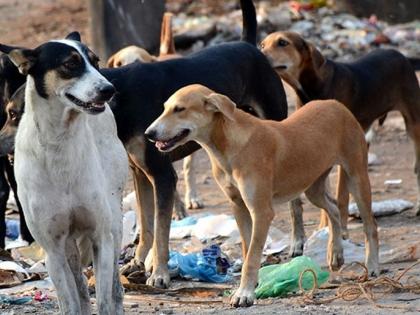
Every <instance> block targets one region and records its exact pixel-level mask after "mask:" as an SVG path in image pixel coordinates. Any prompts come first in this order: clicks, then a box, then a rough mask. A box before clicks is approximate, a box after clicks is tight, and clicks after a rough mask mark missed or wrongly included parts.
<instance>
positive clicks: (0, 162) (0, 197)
mask: <svg viewBox="0 0 420 315" xmlns="http://www.w3.org/2000/svg"><path fill="white" fill-rule="evenodd" d="M6 163H7V158H6V157H0V248H4V247H5V237H6V207H7V199H9V193H10V187H9V183H8V182H7V180H6V176H5V167H6Z"/></svg>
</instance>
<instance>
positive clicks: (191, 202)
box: [108, 12, 203, 219]
mask: <svg viewBox="0 0 420 315" xmlns="http://www.w3.org/2000/svg"><path fill="white" fill-rule="evenodd" d="M172 16H173V15H172V13H169V12H166V13H165V14H164V15H163V20H162V27H161V34H160V49H159V56H158V57H156V56H153V55H151V54H149V53H148V52H147V51H146V50H145V49H143V48H141V47H138V46H128V47H125V48H123V49H121V50H120V51H118V52H117V53H115V54H114V55H112V56H111V57H110V58H109V60H108V67H110V68H118V67H122V66H125V65H128V64H130V63H132V62H135V61H140V62H145V63H149V62H157V61H164V60H168V59H174V58H181V57H182V56H181V55H179V54H177V53H176V50H175V43H174V37H173V31H172ZM196 164H197V158H196V154H195V153H193V154H191V155H189V156H187V157H186V158H184V162H183V171H184V179H185V197H184V203H185V206H186V207H187V208H188V209H200V208H202V207H203V202H202V201H201V199H200V197H199V196H198V192H197V182H196V178H195V174H196ZM175 215H176V217H177V218H179V219H182V218H183V217H185V216H186V215H187V214H186V212H185V209H184V206H183V204H182V201H181V199H180V197H179V194H178V193H177V194H176V196H175Z"/></svg>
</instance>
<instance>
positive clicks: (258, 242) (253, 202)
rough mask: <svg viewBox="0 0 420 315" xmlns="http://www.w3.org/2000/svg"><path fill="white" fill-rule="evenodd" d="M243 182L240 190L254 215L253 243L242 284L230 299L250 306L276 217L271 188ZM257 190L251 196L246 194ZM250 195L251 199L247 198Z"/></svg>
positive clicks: (247, 257)
mask: <svg viewBox="0 0 420 315" xmlns="http://www.w3.org/2000/svg"><path fill="white" fill-rule="evenodd" d="M248 184H249V185H247V183H243V184H240V187H239V190H240V191H241V195H242V196H243V197H244V198H243V200H244V202H245V204H246V206H247V208H248V209H249V212H250V214H251V217H252V236H251V243H250V246H249V249H248V253H247V255H246V258H245V261H244V265H243V267H242V277H241V284H240V286H239V288H238V289H237V290H236V292H235V293H234V294H233V295H232V297H231V299H230V303H231V305H233V306H235V307H238V306H240V307H243V306H250V305H252V304H253V303H254V299H255V293H254V290H255V287H256V285H257V281H258V270H259V269H260V266H261V256H262V251H263V248H264V244H265V241H266V239H267V234H268V229H269V228H270V224H271V222H272V220H273V218H274V211H273V209H272V207H271V199H272V196H271V191H272V190H271V189H269V187H267V185H263V184H262V183H248ZM250 187H252V188H251V189H250ZM250 190H255V191H254V192H253V193H251V195H250V196H247V195H246V194H247V193H249V191H250ZM248 197H249V199H247V198H248Z"/></svg>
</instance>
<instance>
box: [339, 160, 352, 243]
mask: <svg viewBox="0 0 420 315" xmlns="http://www.w3.org/2000/svg"><path fill="white" fill-rule="evenodd" d="M336 198H337V206H338V210H340V221H341V236H342V237H343V239H348V238H349V231H348V228H347V221H348V218H349V190H348V188H347V182H346V174H345V172H344V170H343V168H342V167H341V166H339V167H338V178H337V192H336Z"/></svg>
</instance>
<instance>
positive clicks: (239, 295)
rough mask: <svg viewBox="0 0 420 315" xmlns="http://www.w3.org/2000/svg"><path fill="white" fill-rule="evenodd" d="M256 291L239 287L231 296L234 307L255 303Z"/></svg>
mask: <svg viewBox="0 0 420 315" xmlns="http://www.w3.org/2000/svg"><path fill="white" fill-rule="evenodd" d="M254 300H255V293H254V290H253V289H242V288H239V289H238V290H236V292H235V293H234V294H233V295H232V296H231V298H230V305H232V306H233V307H248V306H251V305H252V304H254Z"/></svg>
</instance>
